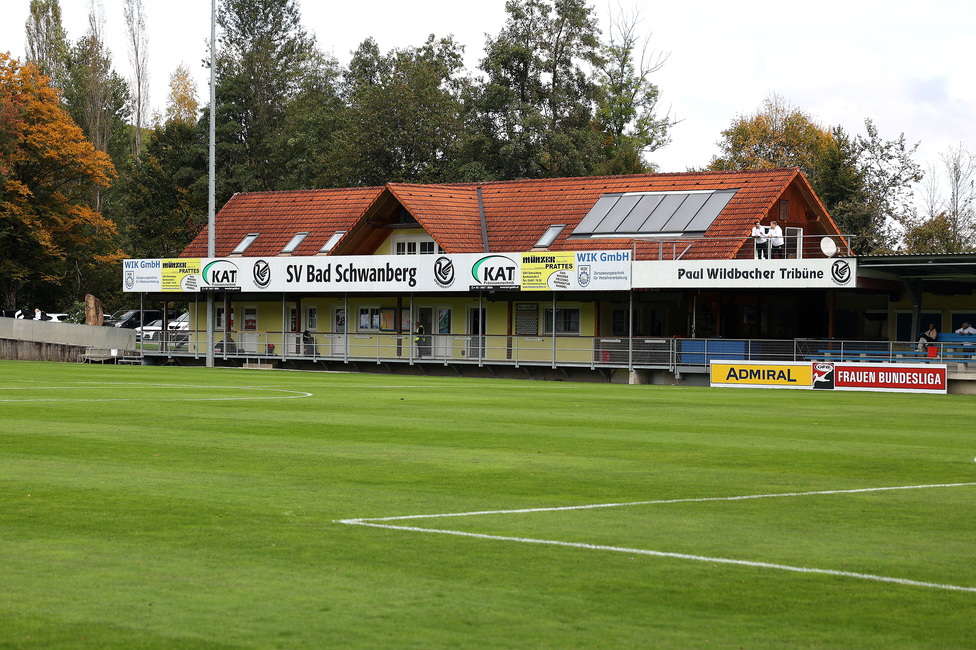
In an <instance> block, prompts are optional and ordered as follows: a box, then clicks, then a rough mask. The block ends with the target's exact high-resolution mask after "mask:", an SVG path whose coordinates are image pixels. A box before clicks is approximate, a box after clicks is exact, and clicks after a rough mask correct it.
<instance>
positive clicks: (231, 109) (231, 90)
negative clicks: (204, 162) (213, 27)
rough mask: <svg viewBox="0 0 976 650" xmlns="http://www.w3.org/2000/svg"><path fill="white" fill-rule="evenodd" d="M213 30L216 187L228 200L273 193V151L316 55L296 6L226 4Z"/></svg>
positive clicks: (276, 175)
mask: <svg viewBox="0 0 976 650" xmlns="http://www.w3.org/2000/svg"><path fill="white" fill-rule="evenodd" d="M217 24H218V26H219V27H220V33H219V35H218V37H217V41H218V58H217V69H216V78H217V89H216V90H217V124H218V133H217V139H218V160H219V161H220V168H219V169H218V185H219V186H220V188H219V192H220V195H221V199H222V200H226V199H227V198H229V197H230V195H231V194H233V193H234V192H239V191H253V190H272V189H276V188H277V186H278V182H279V180H280V178H281V176H282V173H283V170H282V169H281V168H280V167H279V165H278V164H277V163H276V160H275V156H274V153H275V145H276V143H278V142H280V137H281V129H282V127H283V124H284V122H285V117H286V107H287V106H288V104H289V102H290V101H291V100H292V99H294V97H295V96H296V95H297V93H298V92H299V91H300V89H301V86H302V80H303V79H305V77H306V76H307V74H308V73H309V72H310V68H312V67H313V66H314V64H315V58H314V54H315V51H316V50H315V40H314V38H313V37H312V36H310V35H309V34H308V32H307V31H306V30H305V28H304V27H303V26H302V24H301V15H300V13H299V10H298V5H297V4H296V2H295V1H294V0H225V1H224V2H223V3H222V4H221V6H220V8H219V9H218V12H217Z"/></svg>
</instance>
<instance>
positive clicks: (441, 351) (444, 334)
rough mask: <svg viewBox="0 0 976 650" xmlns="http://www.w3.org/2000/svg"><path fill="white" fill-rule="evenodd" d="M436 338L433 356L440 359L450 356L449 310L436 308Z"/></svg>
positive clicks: (451, 345)
mask: <svg viewBox="0 0 976 650" xmlns="http://www.w3.org/2000/svg"><path fill="white" fill-rule="evenodd" d="M435 325H436V326H437V330H436V336H434V355H435V356H436V357H438V358H441V359H446V358H447V357H449V356H451V350H452V348H453V344H452V343H451V308H450V307H438V308H437V323H435Z"/></svg>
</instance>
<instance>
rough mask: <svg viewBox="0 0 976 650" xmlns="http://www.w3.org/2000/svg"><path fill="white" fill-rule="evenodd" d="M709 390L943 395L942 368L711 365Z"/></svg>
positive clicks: (812, 363)
mask: <svg viewBox="0 0 976 650" xmlns="http://www.w3.org/2000/svg"><path fill="white" fill-rule="evenodd" d="M710 379H711V381H710V385H711V386H736V387H739V388H798V389H815V390H861V391H877V392H890V393H941V394H945V393H946V392H947V389H948V386H947V383H946V380H947V376H946V365H945V364H912V363H848V362H838V363H832V362H826V361H809V362H801V361H797V362H789V363H780V362H763V361H712V365H711V377H710Z"/></svg>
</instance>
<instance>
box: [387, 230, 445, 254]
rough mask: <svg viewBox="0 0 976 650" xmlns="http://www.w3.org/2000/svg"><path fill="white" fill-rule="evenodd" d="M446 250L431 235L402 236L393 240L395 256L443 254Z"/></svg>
mask: <svg viewBox="0 0 976 650" xmlns="http://www.w3.org/2000/svg"><path fill="white" fill-rule="evenodd" d="M443 253H444V249H443V248H441V247H440V245H439V244H438V243H437V242H435V241H434V239H433V237H431V236H430V235H401V236H399V237H395V238H394V239H393V254H394V255H434V254H443Z"/></svg>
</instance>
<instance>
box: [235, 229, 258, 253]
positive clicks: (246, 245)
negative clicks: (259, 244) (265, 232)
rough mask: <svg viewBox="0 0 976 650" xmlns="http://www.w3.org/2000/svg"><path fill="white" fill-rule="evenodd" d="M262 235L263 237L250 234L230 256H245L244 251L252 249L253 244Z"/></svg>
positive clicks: (255, 233)
mask: <svg viewBox="0 0 976 650" xmlns="http://www.w3.org/2000/svg"><path fill="white" fill-rule="evenodd" d="M260 235H261V233H258V232H252V233H249V234H248V235H247V236H246V237H245V238H244V239H242V240H241V243H240V244H238V245H237V246H235V247H234V250H232V251H231V252H230V254H231V255H243V254H244V251H246V250H247V249H248V248H250V247H251V244H253V243H254V240H255V239H257V238H258V237H259V236H260Z"/></svg>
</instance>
